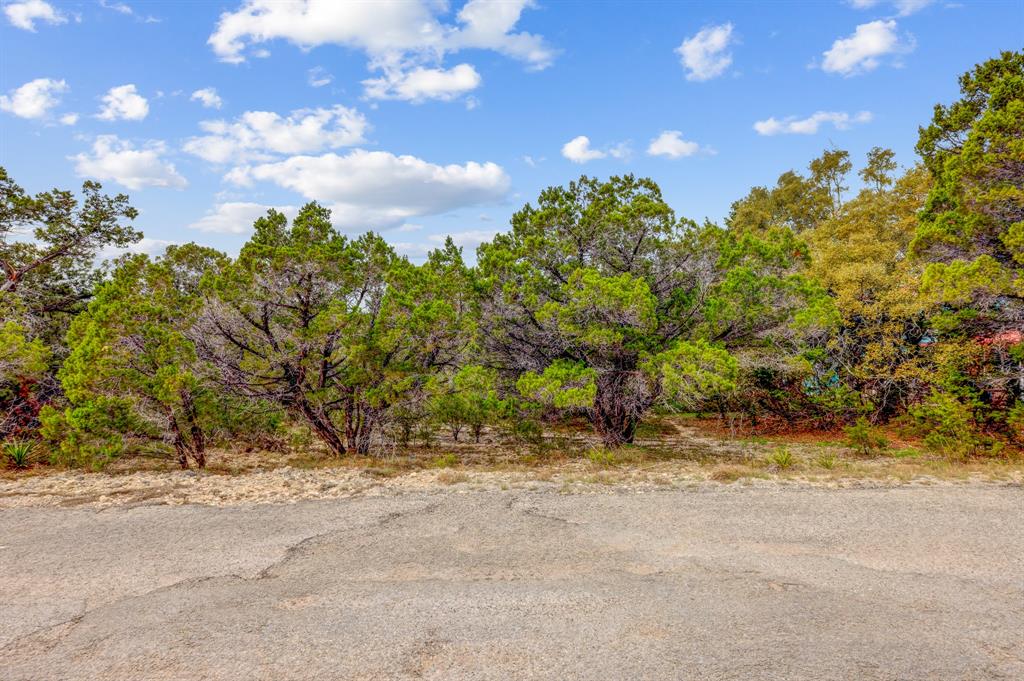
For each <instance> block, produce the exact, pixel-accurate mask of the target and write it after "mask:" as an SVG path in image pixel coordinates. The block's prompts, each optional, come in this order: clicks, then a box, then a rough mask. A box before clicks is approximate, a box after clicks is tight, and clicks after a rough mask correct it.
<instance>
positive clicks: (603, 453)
mask: <svg viewBox="0 0 1024 681" xmlns="http://www.w3.org/2000/svg"><path fill="white" fill-rule="evenodd" d="M587 459H589V460H590V463H593V464H597V465H598V466H611V465H613V464H614V463H615V452H613V451H611V450H610V449H606V448H605V447H594V448H592V449H590V450H588V451H587Z"/></svg>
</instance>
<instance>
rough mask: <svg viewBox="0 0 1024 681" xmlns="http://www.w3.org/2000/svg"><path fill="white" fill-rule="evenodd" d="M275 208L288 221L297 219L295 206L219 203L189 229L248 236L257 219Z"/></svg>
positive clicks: (239, 202)
mask: <svg viewBox="0 0 1024 681" xmlns="http://www.w3.org/2000/svg"><path fill="white" fill-rule="evenodd" d="M271 208H274V209H275V210H277V211H278V212H279V213H284V214H285V215H286V216H287V217H288V219H291V218H293V217H295V215H296V214H297V213H298V208H296V207H295V206H265V205H263V204H262V203H248V202H243V201H231V202H227V203H218V204H216V205H215V206H214V207H213V208H212V209H211V210H209V211H207V212H206V215H204V216H203V217H201V218H199V219H198V220H196V221H195V222H193V223H192V224H190V225H189V226H188V227H189V229H198V230H199V231H201V232H215V233H219V234H247V233H249V232H251V231H252V223H253V222H255V221H256V219H257V218H259V217H262V216H263V215H266V214H267V211H268V210H270V209H271Z"/></svg>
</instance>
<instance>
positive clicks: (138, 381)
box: [44, 244, 226, 468]
mask: <svg viewBox="0 0 1024 681" xmlns="http://www.w3.org/2000/svg"><path fill="white" fill-rule="evenodd" d="M225 263H226V258H225V256H223V255H222V254H220V253H218V252H217V251H214V250H212V249H209V248H205V247H201V246H196V245H194V244H188V245H185V246H171V247H169V248H168V249H167V252H166V253H165V254H164V255H163V256H162V257H160V258H157V259H156V260H150V258H148V257H147V256H145V255H133V256H125V257H124V258H122V259H121V260H120V261H119V262H118V264H117V267H116V268H115V269H114V271H113V273H112V275H111V278H110V280H109V281H108V282H106V283H104V284H103V285H102V286H100V287H99V289H98V290H97V292H96V296H95V297H94V298H93V300H92V301H91V302H90V303H89V306H88V308H87V309H86V311H85V312H83V313H82V314H80V315H79V316H78V317H76V318H75V320H74V321H73V322H72V324H71V328H70V330H69V331H68V338H67V342H68V346H69V347H70V348H71V353H70V354H69V356H68V358H67V360H66V361H65V362H64V365H63V367H62V368H61V370H60V373H59V378H60V380H61V384H62V386H63V388H64V393H65V395H66V397H67V400H68V402H69V406H68V407H67V408H66V409H65V410H64V411H63V412H58V411H56V410H52V409H51V410H49V411H48V413H47V414H46V415H45V417H44V423H45V425H46V430H47V432H48V433H50V434H51V436H54V437H59V439H60V448H61V451H62V453H63V455H64V456H65V458H67V459H69V460H76V461H83V460H92V461H96V462H102V459H103V458H106V457H110V456H115V455H117V454H119V453H120V451H122V450H123V449H124V448H125V447H126V446H129V445H136V444H144V443H146V442H150V441H154V440H155V441H157V442H158V443H161V444H164V445H168V446H170V447H172V448H173V451H174V453H175V456H176V458H177V461H178V463H179V465H180V466H181V467H182V468H187V467H188V465H189V463H190V462H192V463H194V464H195V465H196V466H197V467H199V468H202V467H204V466H205V465H206V442H207V433H206V432H205V428H204V425H205V423H206V422H208V416H207V414H208V413H209V412H211V411H212V409H213V404H212V398H211V395H210V389H209V387H208V386H207V385H206V384H205V383H204V381H203V378H202V374H201V370H200V368H199V366H198V362H197V357H196V352H195V347H194V345H193V343H192V341H191V339H190V332H191V329H192V325H193V323H194V321H195V318H196V315H197V314H198V311H199V306H200V304H201V297H200V296H199V282H200V279H201V277H202V276H203V275H204V273H207V272H213V271H215V270H217V269H218V268H220V267H223V266H224V264H225Z"/></svg>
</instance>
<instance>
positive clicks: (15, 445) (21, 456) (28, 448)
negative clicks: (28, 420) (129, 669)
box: [4, 440, 36, 468]
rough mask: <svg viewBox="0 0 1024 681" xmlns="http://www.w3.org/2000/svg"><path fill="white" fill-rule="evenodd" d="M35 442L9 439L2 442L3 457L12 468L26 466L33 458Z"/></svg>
mask: <svg viewBox="0 0 1024 681" xmlns="http://www.w3.org/2000/svg"><path fill="white" fill-rule="evenodd" d="M35 452H36V443H35V442H33V441H32V440H10V441H9V442H5V443H4V457H5V458H6V459H7V465H8V466H11V467H12V468H28V467H29V466H30V465H31V464H32V461H33V460H34V459H35Z"/></svg>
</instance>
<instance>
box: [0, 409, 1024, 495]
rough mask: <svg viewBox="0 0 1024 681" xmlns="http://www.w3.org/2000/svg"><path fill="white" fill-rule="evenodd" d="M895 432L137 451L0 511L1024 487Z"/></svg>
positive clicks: (58, 475)
mask: <svg viewBox="0 0 1024 681" xmlns="http://www.w3.org/2000/svg"><path fill="white" fill-rule="evenodd" d="M889 435H890V436H891V444H890V446H889V448H887V449H886V450H885V451H883V452H881V453H879V454H877V455H872V456H863V455H859V454H857V453H856V452H853V451H852V450H850V449H849V448H848V447H845V446H844V445H843V444H842V434H841V433H838V434H837V433H825V434H821V433H818V434H808V433H802V434H797V435H792V434H791V435H785V436H776V437H764V436H754V437H742V436H740V437H730V436H729V434H728V433H724V432H722V430H721V429H717V430H716V427H715V424H714V422H709V421H701V420H697V419H683V418H662V419H658V420H656V421H654V422H653V423H652V424H647V425H645V427H644V428H643V429H642V430H641V431H640V436H639V437H638V439H637V442H636V443H635V444H634V445H633V446H630V447H624V448H622V449H619V450H616V451H608V450H605V449H604V448H602V447H600V446H599V444H598V443H597V442H596V441H595V440H594V439H593V438H592V436H590V435H589V433H588V432H587V431H586V430H585V429H583V428H564V429H561V430H559V431H555V432H553V433H552V434H551V435H550V436H549V437H547V438H546V440H545V441H544V442H543V443H542V444H539V445H537V444H535V445H528V444H520V445H510V444H507V443H504V442H501V441H500V440H499V439H498V437H497V436H496V435H495V434H493V433H485V434H484V437H483V438H482V440H481V442H480V443H474V442H471V441H470V442H467V441H466V437H465V435H464V436H463V437H462V438H461V439H460V441H458V442H456V441H454V440H452V439H451V437H450V436H449V437H444V436H443V434H439V435H438V436H437V437H436V439H435V441H434V442H432V443H430V444H429V445H419V446H413V447H409V448H406V449H402V450H398V449H395V450H392V451H385V452H383V453H382V454H381V455H379V456H375V457H346V458H343V459H339V458H334V457H330V456H328V455H326V454H325V453H324V452H322V451H320V450H318V449H317V448H316V447H314V446H310V447H300V448H294V449H292V450H290V451H287V452H284V453H282V452H267V451H256V450H253V451H245V450H243V449H217V450H214V451H212V452H211V454H210V462H209V466H208V468H207V469H206V470H204V471H201V472H198V471H181V470H177V469H176V468H175V466H174V463H173V462H172V461H169V460H167V459H162V458H144V457H133V458H126V459H123V460H120V461H117V462H115V463H114V464H113V465H111V466H109V467H108V468H107V469H106V470H105V471H104V472H102V473H94V472H85V471H81V470H56V469H53V468H51V467H45V466H44V467H36V468H33V469H30V470H28V471H17V472H15V471H5V472H4V473H3V475H2V477H0V508H14V507H25V506H86V507H97V508H108V507H113V506H126V507H133V506H139V505H165V504H166V505H178V504H204V505H210V506H226V505H233V504H243V503H290V502H296V501H299V500H303V499H339V498H348V497H356V496H380V495H395V494H407V493H410V492H422V491H430V490H438V489H448V488H452V489H453V490H454V491H463V492H470V491H481V490H508V489H513V490H517V489H519V490H521V489H527V490H554V491H558V492H561V493H566V494H580V493H588V494H593V493H610V492H612V491H615V490H633V491H645V490H651V491H654V490H672V489H689V488H694V487H700V486H717V485H733V484H735V485H740V486H765V485H786V486H801V487H808V486H809V487H821V488H857V487H879V486H888V487H894V486H904V485H910V486H934V485H958V484H965V483H978V482H987V483H992V484H1002V485H1021V484H1024V460H1022V459H1021V458H1019V457H1017V456H1008V457H1003V458H999V459H979V460H968V461H951V460H949V459H947V458H945V457H942V456H938V455H934V454H929V453H927V452H925V451H924V450H922V449H920V448H917V447H915V446H914V443H913V442H912V441H907V440H900V439H898V438H899V436H898V435H896V436H892V435H891V434H889Z"/></svg>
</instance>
